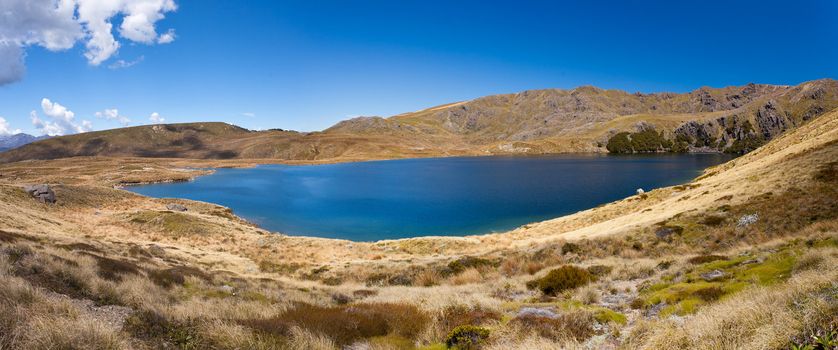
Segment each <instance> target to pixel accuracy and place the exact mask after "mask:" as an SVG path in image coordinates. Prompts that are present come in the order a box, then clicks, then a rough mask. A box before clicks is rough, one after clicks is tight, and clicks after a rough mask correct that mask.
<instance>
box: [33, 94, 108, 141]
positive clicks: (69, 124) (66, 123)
mask: <svg viewBox="0 0 838 350" xmlns="http://www.w3.org/2000/svg"><path fill="white" fill-rule="evenodd" d="M41 109H42V110H43V112H44V114H45V115H46V116H47V117H49V118H50V119H49V120H44V119H41V118H40V117H38V112H37V111H32V112H31V113H29V116H30V118H31V119H32V125H33V126H35V128H36V129H38V130H41V133H43V134H45V135H50V136H56V135H65V134H67V133H70V134H74V133H80V132H87V131H90V130H93V123H91V122H90V121H89V120H82V121H81V123H80V124H79V123H76V121H75V117H76V114H75V113H73V111H71V110H69V109H67V107H64V106H62V105H60V104H59V103H58V102H52V101H50V100H49V99H48V98H44V99H42V100H41Z"/></svg>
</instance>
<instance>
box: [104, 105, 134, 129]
mask: <svg viewBox="0 0 838 350" xmlns="http://www.w3.org/2000/svg"><path fill="white" fill-rule="evenodd" d="M96 118H104V119H105V120H116V121H118V122H119V124H122V126H127V125H128V124H131V119H128V117H126V116H124V115H121V114H119V110H118V109H116V108H111V109H106V110H104V111H101V112H96Z"/></svg>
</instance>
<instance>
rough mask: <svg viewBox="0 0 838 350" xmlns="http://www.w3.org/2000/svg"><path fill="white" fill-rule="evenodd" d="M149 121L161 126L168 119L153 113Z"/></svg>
mask: <svg viewBox="0 0 838 350" xmlns="http://www.w3.org/2000/svg"><path fill="white" fill-rule="evenodd" d="M148 120H151V122H152V123H154V124H160V123H162V122H165V121H166V118H163V117H161V116H160V114H159V113H157V112H154V113H151V116H150V117H148Z"/></svg>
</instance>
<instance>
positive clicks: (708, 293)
mask: <svg viewBox="0 0 838 350" xmlns="http://www.w3.org/2000/svg"><path fill="white" fill-rule="evenodd" d="M724 294H725V292H724V290H722V289H721V288H719V287H715V286H714V287H707V288H702V289H699V290H696V291H695V292H693V295H695V296H697V297H699V298H700V299H701V300H704V301H715V300H719V298H721V297H722V295H724Z"/></svg>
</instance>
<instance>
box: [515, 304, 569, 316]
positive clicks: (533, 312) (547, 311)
mask: <svg viewBox="0 0 838 350" xmlns="http://www.w3.org/2000/svg"><path fill="white" fill-rule="evenodd" d="M524 316H534V317H546V318H558V317H559V314H557V313H556V312H555V311H553V309H552V308H538V307H522V308H521V309H520V310H518V317H524Z"/></svg>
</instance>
